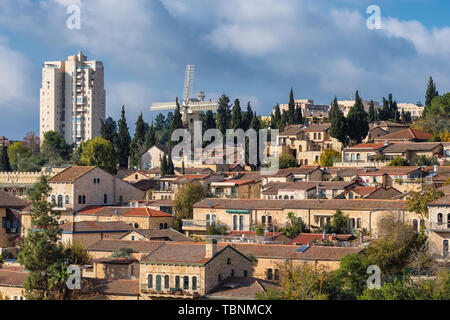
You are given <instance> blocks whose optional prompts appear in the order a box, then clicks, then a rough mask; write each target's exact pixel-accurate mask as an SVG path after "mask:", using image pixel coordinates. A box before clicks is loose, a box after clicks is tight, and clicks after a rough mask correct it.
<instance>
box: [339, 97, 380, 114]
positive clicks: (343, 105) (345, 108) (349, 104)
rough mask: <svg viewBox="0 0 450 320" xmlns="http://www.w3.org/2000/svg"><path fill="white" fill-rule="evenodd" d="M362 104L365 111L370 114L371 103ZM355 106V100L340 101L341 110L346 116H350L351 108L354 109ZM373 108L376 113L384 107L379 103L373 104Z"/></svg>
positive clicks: (363, 101) (364, 102) (364, 101)
mask: <svg viewBox="0 0 450 320" xmlns="http://www.w3.org/2000/svg"><path fill="white" fill-rule="evenodd" d="M362 103H363V105H364V110H365V111H366V112H369V107H370V101H367V100H362ZM354 105H355V100H340V101H338V106H339V109H341V111H342V113H343V114H344V116H347V115H348V112H349V111H350V109H351V107H353V106H354ZM373 106H374V108H375V111H377V110H378V109H381V107H382V106H380V103H379V102H377V101H374V102H373Z"/></svg>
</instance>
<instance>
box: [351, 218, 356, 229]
mask: <svg viewBox="0 0 450 320" xmlns="http://www.w3.org/2000/svg"><path fill="white" fill-rule="evenodd" d="M350 228H352V229H353V228H355V219H354V218H352V219H351V220H350Z"/></svg>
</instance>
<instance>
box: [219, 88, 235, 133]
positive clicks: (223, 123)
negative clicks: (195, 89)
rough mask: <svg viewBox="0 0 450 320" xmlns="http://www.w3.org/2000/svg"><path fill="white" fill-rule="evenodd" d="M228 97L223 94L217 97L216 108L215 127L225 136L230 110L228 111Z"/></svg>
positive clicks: (228, 125) (228, 124)
mask: <svg viewBox="0 0 450 320" xmlns="http://www.w3.org/2000/svg"><path fill="white" fill-rule="evenodd" d="M229 103H230V99H229V98H228V97H227V96H226V95H225V94H222V96H221V97H220V98H219V106H218V108H217V126H216V127H217V129H219V130H220V132H222V134H223V135H224V138H225V133H226V130H227V129H229V128H230V121H231V111H230V105H229Z"/></svg>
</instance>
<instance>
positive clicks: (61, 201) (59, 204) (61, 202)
mask: <svg viewBox="0 0 450 320" xmlns="http://www.w3.org/2000/svg"><path fill="white" fill-rule="evenodd" d="M62 206H63V196H62V195H58V208H62Z"/></svg>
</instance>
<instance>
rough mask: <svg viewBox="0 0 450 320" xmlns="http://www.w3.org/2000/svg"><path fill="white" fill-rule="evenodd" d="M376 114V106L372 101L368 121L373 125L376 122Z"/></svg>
mask: <svg viewBox="0 0 450 320" xmlns="http://www.w3.org/2000/svg"><path fill="white" fill-rule="evenodd" d="M376 118H377V117H376V113H375V106H374V104H373V100H370V106H369V113H368V118H367V120H368V121H369V123H372V122H374V121H376Z"/></svg>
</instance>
